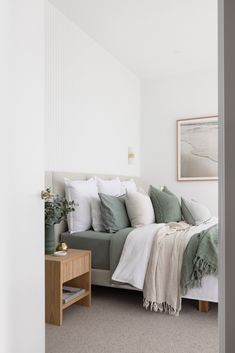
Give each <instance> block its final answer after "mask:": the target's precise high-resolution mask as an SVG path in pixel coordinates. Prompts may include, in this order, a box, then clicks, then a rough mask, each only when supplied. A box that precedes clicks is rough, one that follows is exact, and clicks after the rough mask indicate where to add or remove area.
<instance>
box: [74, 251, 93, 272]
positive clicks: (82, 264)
mask: <svg viewBox="0 0 235 353" xmlns="http://www.w3.org/2000/svg"><path fill="white" fill-rule="evenodd" d="M89 270H90V256H89V255H84V256H80V257H79V258H77V259H75V260H73V277H76V276H80V275H82V274H83V273H86V272H89Z"/></svg>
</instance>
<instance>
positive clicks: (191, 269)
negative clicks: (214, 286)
mask: <svg viewBox="0 0 235 353" xmlns="http://www.w3.org/2000/svg"><path fill="white" fill-rule="evenodd" d="M217 271H218V225H217V224H216V225H214V226H212V227H210V228H209V229H206V230H204V231H202V232H201V233H198V234H195V235H194V236H192V238H191V239H190V241H189V243H188V245H187V248H186V250H185V253H184V258H183V263H182V270H181V289H182V294H183V295H185V294H186V293H187V291H188V290H189V289H191V288H195V287H201V285H202V278H203V277H204V276H206V275H212V274H217Z"/></svg>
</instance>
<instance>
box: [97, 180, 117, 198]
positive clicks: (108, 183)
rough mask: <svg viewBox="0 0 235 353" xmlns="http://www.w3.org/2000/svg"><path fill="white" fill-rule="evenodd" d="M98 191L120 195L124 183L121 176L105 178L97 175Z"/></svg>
mask: <svg viewBox="0 0 235 353" xmlns="http://www.w3.org/2000/svg"><path fill="white" fill-rule="evenodd" d="M96 182H97V188H98V192H101V193H102V194H106V195H111V196H120V195H122V194H123V187H122V183H121V181H120V179H119V178H115V179H111V180H103V179H100V178H97V177H96Z"/></svg>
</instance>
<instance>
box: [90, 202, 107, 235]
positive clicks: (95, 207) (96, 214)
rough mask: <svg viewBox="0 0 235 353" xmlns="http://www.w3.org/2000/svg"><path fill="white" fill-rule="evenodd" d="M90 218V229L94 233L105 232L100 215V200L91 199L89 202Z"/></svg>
mask: <svg viewBox="0 0 235 353" xmlns="http://www.w3.org/2000/svg"><path fill="white" fill-rule="evenodd" d="M91 218H92V228H93V229H94V231H95V232H105V228H104V225H103V219H102V215H101V207H100V199H99V198H92V200H91Z"/></svg>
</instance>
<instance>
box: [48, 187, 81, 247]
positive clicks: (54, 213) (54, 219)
mask: <svg viewBox="0 0 235 353" xmlns="http://www.w3.org/2000/svg"><path fill="white" fill-rule="evenodd" d="M43 198H44V200H45V253H46V254H53V253H54V251H55V236H54V225H55V224H58V223H60V222H61V221H64V220H66V218H67V215H68V214H69V213H70V212H73V211H75V208H74V206H75V204H74V201H70V202H69V201H67V200H66V199H65V197H62V196H59V195H53V194H51V190H50V188H48V189H46V192H44V194H43Z"/></svg>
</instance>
